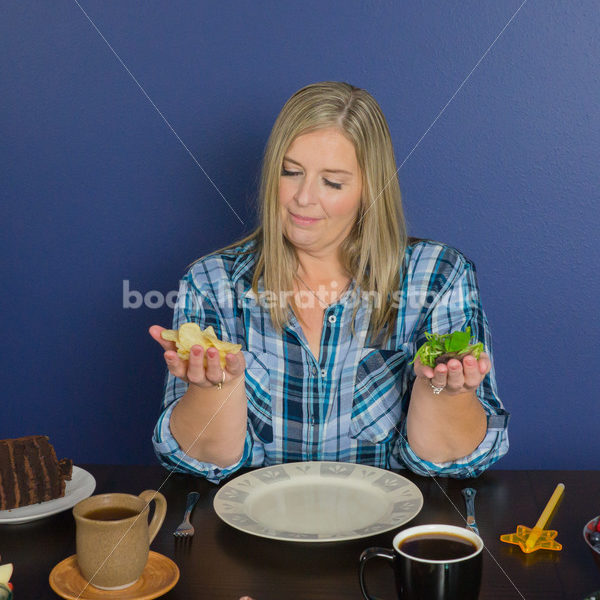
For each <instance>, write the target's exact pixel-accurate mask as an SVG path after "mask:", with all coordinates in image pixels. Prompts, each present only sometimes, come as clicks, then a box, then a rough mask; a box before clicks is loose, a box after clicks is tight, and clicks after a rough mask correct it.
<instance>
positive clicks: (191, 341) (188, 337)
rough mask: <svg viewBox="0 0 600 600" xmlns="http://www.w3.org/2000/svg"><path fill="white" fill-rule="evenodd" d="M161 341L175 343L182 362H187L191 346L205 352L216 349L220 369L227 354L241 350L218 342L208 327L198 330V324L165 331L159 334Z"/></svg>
mask: <svg viewBox="0 0 600 600" xmlns="http://www.w3.org/2000/svg"><path fill="white" fill-rule="evenodd" d="M161 337H162V338H163V340H168V341H170V342H175V345H176V347H177V354H178V355H179V357H180V358H182V359H183V360H188V359H189V357H190V350H191V349H192V346H196V345H198V346H202V347H203V348H204V349H205V350H207V349H208V348H216V349H217V350H218V351H219V362H220V363H221V368H222V369H224V368H225V363H226V360H225V357H226V355H227V354H237V353H238V352H239V351H240V350H241V349H242V346H241V344H232V343H231V342H225V341H223V340H220V339H219V338H218V337H217V334H216V333H215V330H214V329H213V328H212V327H211V326H210V325H209V326H208V327H207V328H206V329H204V330H202V329H200V326H199V325H198V323H193V322H189V323H184V324H183V325H181V327H180V328H179V330H178V331H177V330H175V329H165V330H163V331H162V332H161ZM204 366H205V367H206V366H207V360H206V355H205V356H204Z"/></svg>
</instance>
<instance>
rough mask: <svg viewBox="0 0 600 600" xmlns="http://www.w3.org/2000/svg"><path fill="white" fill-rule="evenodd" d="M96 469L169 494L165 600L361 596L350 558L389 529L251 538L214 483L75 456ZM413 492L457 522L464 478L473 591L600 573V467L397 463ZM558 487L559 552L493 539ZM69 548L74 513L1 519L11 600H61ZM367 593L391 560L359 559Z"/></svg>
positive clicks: (427, 515)
mask: <svg viewBox="0 0 600 600" xmlns="http://www.w3.org/2000/svg"><path fill="white" fill-rule="evenodd" d="M82 466H83V468H85V469H86V470H88V471H89V472H90V473H92V474H93V475H94V477H95V478H96V482H97V486H96V491H95V493H104V492H127V493H133V494H138V493H139V492H141V491H142V490H144V489H160V490H161V491H162V493H163V494H164V495H165V496H166V498H167V502H168V506H169V508H168V511H167V517H166V519H165V523H164V525H163V527H162V529H161V531H160V532H159V534H158V536H157V537H156V539H155V541H154V543H153V545H152V549H153V550H155V551H157V552H160V553H162V554H164V555H166V556H168V557H170V558H171V559H173V560H174V561H175V562H176V563H177V565H178V566H179V569H180V571H181V578H180V580H179V583H178V584H177V585H176V586H175V588H173V590H171V591H170V592H169V593H168V594H166V595H165V596H163V598H164V599H165V600H184V599H185V600H192V599H194V600H195V599H201V598H210V599H211V600H221V599H222V600H238V598H239V597H240V596H242V595H246V594H247V595H250V596H252V597H253V598H255V599H256V600H284V599H291V600H296V599H298V600H325V599H342V598H344V599H346V598H348V599H352V598H355V599H360V598H361V594H360V589H359V585H358V568H357V567H358V557H359V556H360V553H361V551H362V550H363V549H364V548H366V547H368V546H384V547H391V541H392V538H393V532H390V533H386V534H380V535H377V536H372V537H368V538H364V539H361V540H356V541H349V542H337V543H331V542H330V543H314V544H313V543H308V544H305V543H292V542H280V541H274V540H269V539H264V538H259V537H255V536H251V535H248V534H246V533H242V532H240V531H237V530H235V529H233V528H231V527H229V526H228V525H226V524H224V523H222V522H221V521H220V519H219V518H218V517H217V516H216V514H215V513H214V511H213V509H212V498H213V496H214V492H215V490H216V487H215V486H214V485H212V484H210V483H208V482H206V481H204V480H198V479H195V478H193V477H189V476H184V475H178V474H169V473H168V472H166V471H164V470H163V469H162V468H160V467H158V466H156V467H152V466H150V467H148V466H145V467H134V466H126V467H123V466H107V465H82ZM402 475H405V476H406V477H408V478H409V479H411V480H412V481H413V482H414V483H415V484H416V485H417V486H418V487H419V488H420V490H421V492H422V493H423V496H424V498H425V504H424V507H423V510H422V511H421V512H420V514H419V515H418V516H417V517H415V519H413V521H411V522H410V523H409V524H408V525H407V526H409V525H420V524H425V523H449V524H455V525H460V524H463V523H464V501H463V498H462V495H461V489H462V488H463V487H467V486H471V487H474V488H475V489H476V490H477V497H476V502H475V505H476V513H477V521H478V524H479V528H480V533H481V536H482V537H483V540H484V542H485V543H486V550H484V570H483V583H482V590H481V596H480V597H481V598H482V599H490V600H505V599H509V598H510V599H513V598H515V599H520V598H526V599H527V600H537V599H540V600H541V599H544V600H554V599H557V600H558V599H564V598H566V599H573V600H581V599H582V598H584V597H585V596H586V594H588V593H590V592H592V591H594V590H598V589H600V570H599V569H598V568H597V567H596V565H595V563H594V561H593V558H592V556H591V554H590V552H589V550H588V548H587V547H586V546H585V544H584V542H583V539H582V528H583V526H584V524H585V522H586V521H587V520H588V519H589V518H591V517H593V516H594V515H596V514H598V513H600V502H599V499H600V474H599V473H598V472H595V471H502V470H490V471H488V472H486V473H485V474H484V475H482V476H481V477H480V478H478V479H476V480H467V481H464V480H463V481H461V480H453V479H445V478H443V479H442V478H437V479H429V478H424V477H419V476H417V475H413V474H411V473H410V472H404V471H403V472H402ZM561 481H562V482H563V483H564V484H565V486H566V489H565V495H564V497H563V501H562V503H561V505H560V507H559V510H558V511H557V513H556V516H555V517H554V519H553V521H552V528H553V529H557V530H558V532H559V534H558V540H559V541H560V542H561V543H562V544H563V550H562V551H561V552H550V551H538V552H536V553H533V554H530V555H525V554H523V553H522V552H521V551H520V550H519V549H518V548H516V547H513V546H509V545H507V544H504V543H502V542H500V541H499V539H498V537H499V536H500V534H502V533H508V532H510V531H513V530H514V529H515V528H516V525H517V524H519V523H522V524H524V525H528V526H533V525H534V524H535V522H536V520H537V518H538V517H539V515H540V513H541V511H542V509H543V508H544V506H545V504H546V502H547V500H548V498H549V497H550V495H551V493H552V491H553V490H554V487H555V486H556V484H557V483H558V482H561ZM192 490H196V491H198V492H200V494H201V499H200V501H199V502H198V505H197V506H196V509H195V511H194V513H193V516H192V521H193V524H194V526H195V528H196V535H195V536H194V538H193V539H191V540H182V539H176V538H174V537H173V535H172V531H173V529H174V528H175V527H176V526H177V525H178V524H179V522H180V521H181V518H182V515H183V511H184V506H185V497H186V494H187V492H189V491H192ZM74 552H75V526H74V522H73V517H72V514H71V511H70V510H68V511H65V512H63V513H60V514H56V515H53V516H50V517H46V518H44V519H41V520H38V521H33V522H31V523H23V524H19V525H2V526H0V555H1V557H2V560H1V562H12V563H14V566H15V571H14V576H13V580H12V581H13V583H14V585H15V599H16V600H44V599H53V600H56V598H58V597H57V596H56V595H55V594H54V592H53V591H52V590H51V588H50V586H49V584H48V575H49V573H50V571H51V570H52V568H53V567H54V565H55V564H57V563H58V562H60V561H61V560H62V559H64V558H66V557H67V556H70V555H71V554H74ZM368 579H369V584H370V587H371V593H374V594H377V595H378V596H381V597H383V598H386V599H390V600H391V599H392V598H394V591H393V577H392V571H391V569H390V568H389V567H388V566H387V565H386V564H384V563H383V562H381V564H378V561H374V562H372V563H370V564H369V567H368Z"/></svg>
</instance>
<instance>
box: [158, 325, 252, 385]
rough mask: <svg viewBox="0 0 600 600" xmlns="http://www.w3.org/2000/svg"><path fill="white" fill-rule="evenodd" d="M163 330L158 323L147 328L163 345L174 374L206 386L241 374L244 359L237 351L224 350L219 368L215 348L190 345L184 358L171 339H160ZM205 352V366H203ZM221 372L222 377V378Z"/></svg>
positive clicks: (230, 379)
mask: <svg viewBox="0 0 600 600" xmlns="http://www.w3.org/2000/svg"><path fill="white" fill-rule="evenodd" d="M164 330H165V328H164V327H161V326H160V325H152V327H150V329H149V330H148V331H149V333H150V335H151V336H152V337H153V338H154V339H155V340H156V341H157V342H158V343H159V344H160V345H161V346H162V347H163V350H164V351H165V352H164V358H165V362H166V363H167V368H168V369H169V373H171V375H173V376H174V377H178V378H179V379H181V380H183V381H185V382H186V383H191V384H194V385H197V386H198V387H202V388H210V387H214V386H215V385H218V384H219V383H222V384H223V385H226V384H228V383H229V382H231V381H236V380H237V379H239V378H240V377H241V376H242V375H243V374H244V371H245V370H246V360H245V359H244V354H243V353H242V352H241V351H240V352H238V353H237V354H227V356H226V357H225V361H226V363H225V369H224V370H223V369H222V368H221V361H220V358H219V352H218V350H217V349H216V348H208V349H207V350H204V348H203V347H202V346H199V345H197V346H192V348H191V350H190V358H189V360H184V359H182V358H181V357H180V356H179V355H178V354H177V347H176V346H175V342H169V341H167V340H163V339H162V336H161V332H162V331H164ZM205 354H206V363H207V366H206V368H205V367H204V356H205ZM223 376H225V377H224V378H223Z"/></svg>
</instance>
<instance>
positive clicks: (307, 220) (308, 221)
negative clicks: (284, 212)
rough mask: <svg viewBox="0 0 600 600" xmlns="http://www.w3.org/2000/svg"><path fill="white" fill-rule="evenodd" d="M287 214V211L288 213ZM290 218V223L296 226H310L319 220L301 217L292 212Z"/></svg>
mask: <svg viewBox="0 0 600 600" xmlns="http://www.w3.org/2000/svg"><path fill="white" fill-rule="evenodd" d="M288 212H289V211H288ZM290 216H291V217H292V221H294V223H296V224H297V225H312V224H313V223H316V222H317V221H320V220H321V219H313V218H311V217H302V216H300V215H295V214H294V213H293V212H290Z"/></svg>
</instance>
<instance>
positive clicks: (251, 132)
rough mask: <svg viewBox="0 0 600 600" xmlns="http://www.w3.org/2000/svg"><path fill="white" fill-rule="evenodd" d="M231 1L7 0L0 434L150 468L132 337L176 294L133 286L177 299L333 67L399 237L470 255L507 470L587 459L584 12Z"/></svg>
mask: <svg viewBox="0 0 600 600" xmlns="http://www.w3.org/2000/svg"><path fill="white" fill-rule="evenodd" d="M224 4H225V5H224V6H223V5H222V4H221V3H213V2H183V1H176V2H171V1H166V0H164V1H154V2H144V3H140V2H137V1H133V0H126V1H125V0H124V1H121V2H105V1H100V0H80V1H79V4H78V3H77V2H74V1H73V2H72V1H68V0H62V1H58V2H46V1H41V0H40V1H28V2H4V3H3V6H2V14H3V17H2V20H1V24H0V73H1V78H0V86H1V88H0V103H1V110H0V122H1V127H2V129H1V134H2V145H1V149H0V153H1V156H0V164H1V169H2V177H1V180H2V196H3V200H2V216H1V218H2V221H1V225H2V236H1V237H2V247H1V248H0V256H1V257H2V284H3V287H2V295H1V296H2V306H1V310H2V313H1V314H2V330H3V331H2V339H3V348H4V353H3V356H4V358H3V361H2V363H3V377H2V400H1V401H0V437H12V436H19V435H25V434H31V433H47V434H48V435H50V437H51V440H52V441H53V442H54V444H55V446H56V447H57V451H58V453H59V454H60V455H61V456H65V455H67V456H71V457H73V459H74V460H75V462H76V463H77V462H79V463H84V462H110V463H146V462H153V461H154V456H153V453H152V450H151V443H150V436H151V432H152V428H153V425H154V422H155V419H156V416H157V414H158V410H159V403H160V394H161V387H162V381H163V377H164V367H163V361H162V353H161V351H160V349H159V348H158V346H155V344H154V342H152V340H151V339H150V337H149V336H148V335H147V332H146V331H147V328H148V326H149V325H151V324H153V323H161V324H164V325H168V324H169V323H170V318H171V310H170V309H169V308H168V307H167V306H165V305H163V307H162V308H150V307H148V306H143V307H141V308H139V309H132V308H130V309H125V308H123V282H124V281H125V280H127V281H128V282H129V283H128V285H129V288H130V289H132V290H138V291H140V292H142V293H143V294H146V293H147V292H149V291H151V290H157V291H159V292H161V293H162V294H167V293H168V292H169V291H171V290H175V289H176V288H177V282H178V279H179V277H180V276H181V275H182V273H183V272H184V269H185V267H186V265H187V264H188V263H190V262H191V261H192V260H194V259H195V258H197V257H198V256H201V255H203V254H205V253H207V252H209V251H210V250H212V249H215V248H216V247H219V246H222V245H225V244H226V243H228V242H230V241H231V240H233V239H235V238H238V237H240V236H241V235H242V234H243V233H245V232H247V231H249V230H251V229H252V228H253V226H254V224H255V205H254V197H255V190H256V181H257V175H258V168H259V163H260V157H261V153H262V150H263V148H264V144H265V142H266V139H267V136H268V134H269V131H270V128H271V126H272V124H273V121H274V119H275V117H276V115H277V113H278V111H279V110H280V108H281V106H282V105H283V104H284V102H285V101H286V100H287V98H288V97H289V96H290V95H291V94H292V93H293V92H295V91H296V90H297V89H299V88H300V87H302V86H304V85H306V84H308V83H311V82H315V81H323V80H344V81H349V82H351V83H353V84H355V85H358V86H360V87H364V88H366V89H367V90H369V91H370V92H371V93H372V94H373V95H374V96H375V98H376V99H377V100H378V101H379V103H380V104H381V106H382V108H383V110H384V112H385V114H386V115H387V118H388V121H389V125H390V128H391V131H392V137H393V140H394V147H395V151H396V158H397V162H398V165H399V166H400V165H402V167H401V169H400V173H399V177H400V183H401V188H402V190H403V195H404V202H405V209H406V213H407V216H408V221H409V227H410V232H411V233H412V234H413V235H418V236H423V237H430V238H434V239H438V240H443V241H445V242H447V243H449V244H452V245H455V246H457V247H458V248H460V249H462V250H463V251H464V252H465V253H466V254H467V255H468V256H469V257H471V258H472V259H474V260H475V262H476V264H477V267H478V272H479V282H480V287H481V291H482V296H483V301H484V305H485V307H486V310H487V312H488V317H489V320H490V323H491V326H492V331H493V334H494V351H495V357H496V368H497V373H498V382H499V389H500V392H501V396H502V398H503V400H504V402H505V403H506V405H507V407H508V408H509V410H510V411H511V412H512V415H513V417H512V424H511V451H510V453H509V455H508V456H507V457H506V458H505V459H503V461H502V462H501V463H499V465H498V466H503V467H505V468H533V467H542V468H599V467H600V454H599V453H598V444H597V440H598V428H599V427H600V411H599V410H598V385H599V376H598V369H597V367H598V359H597V354H596V350H595V348H596V346H597V344H598V340H599V339H600V329H599V324H598V318H597V302H598V296H599V291H600V290H599V284H598V276H597V273H598V272H599V267H600V265H599V254H600V252H599V250H598V235H597V231H598V227H599V217H598V199H599V193H598V180H599V175H600V169H599V167H598V149H599V147H600V118H599V114H598V98H599V97H600V79H599V70H598V56H599V55H600V48H599V41H598V35H597V33H598V31H599V30H600V16H599V11H598V4H597V2H596V1H595V0H586V1H582V0H578V2H573V3H571V2H561V1H558V0H544V2H533V1H530V2H528V3H526V4H524V6H523V7H522V8H521V10H520V11H519V12H518V14H516V16H514V19H513V20H512V22H510V24H508V26H507V27H506V28H505V26H506V25H507V23H508V22H509V20H510V19H511V17H513V15H514V14H515V12H516V11H517V10H518V9H519V7H520V6H521V5H522V0H501V1H498V0H484V1H482V0H470V1H463V2H446V1H445V0H439V1H436V2H433V1H428V2H423V1H417V0H404V1H403V2H396V1H378V2H346V1H335V2H322V1H320V0H319V1H310V2H306V1H303V2H300V3H297V2H293V3H292V2H279V1H272V2H271V1H270V2H264V1H261V2H240V1H237V2H230V3H224ZM84 11H85V13H87V16H86V14H84ZM88 17H89V19H91V21H93V24H94V25H92V23H91V22H90V20H88ZM94 26H95V27H94ZM96 28H97V29H96ZM503 28H505V29H504V31H503ZM502 31H503V33H502V35H500V37H497V36H498V35H499V34H500V33H501V32H502ZM101 35H102V36H104V38H105V39H103V38H102V37H101ZM495 40H496V41H495ZM494 41H495V44H493V46H492V47H491V48H490V45H492V43H493V42H494ZM107 44H110V47H109V46H108V45H107ZM488 49H489V52H487V54H485V53H486V51H487V50H488ZM484 54H485V56H484ZM116 55H118V57H119V58H120V60H122V62H123V63H124V65H126V67H127V69H129V71H130V73H128V72H127V70H126V69H125V67H124V65H123V64H122V63H121V62H120V61H119V58H117V56H116ZM482 57H483V58H482ZM480 59H481V62H480V63H479V64H478V61H480ZM477 65H478V66H477ZM475 67H476V68H475ZM474 68H475V70H474V71H473V69H474ZM469 74H470V77H469V78H468V79H467V80H466V82H465V78H467V76H468V75H469ZM132 76H133V77H135V79H136V80H137V82H138V83H139V86H141V87H142V88H143V89H144V90H145V92H146V94H147V95H148V96H149V98H150V99H151V100H152V103H154V105H155V106H153V104H152V103H151V102H150V100H149V99H148V98H147V97H146V96H145V95H144V93H143V92H142V91H141V89H140V87H138V84H136V81H134V79H133V78H132ZM463 82H464V85H462V87H461V84H463ZM455 93H456V95H454V94H455ZM448 103H449V104H448ZM444 107H445V111H444V112H443V114H441V116H440V111H441V110H442V109H444ZM158 111H160V113H161V114H162V116H161V114H159V112H158ZM438 116H439V118H438ZM163 117H164V118H163ZM436 119H437V120H436ZM167 122H168V124H167ZM171 128H172V129H171ZM173 130H174V131H173ZM174 132H176V135H177V136H178V137H177V136H176V135H175V134H174ZM423 136H424V137H423ZM178 138H179V139H178ZM184 145H185V147H184ZM415 146H416V147H415ZM186 147H187V148H186ZM191 155H193V157H195V160H194V158H192V156H191ZM195 161H197V162H198V163H199V164H197V163H196V162H195ZM199 165H201V167H202V168H200V166H199ZM202 169H203V170H204V172H203V170H202ZM209 177H210V179H212V181H213V182H214V184H215V185H214V186H213V184H212V183H211V181H210V180H209ZM216 188H218V189H219V190H220V192H221V193H222V194H223V196H224V197H225V198H226V199H227V201H228V202H229V203H230V204H231V206H232V208H233V209H234V210H235V212H236V213H237V214H238V215H239V220H238V218H236V216H235V215H234V213H233V211H232V210H231V209H230V208H229V207H228V206H227V204H226V202H225V201H224V199H223V198H222V197H221V195H220V194H219V192H218V191H217V189H216ZM132 299H133V298H132ZM154 299H155V300H156V297H155V298H154Z"/></svg>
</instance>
